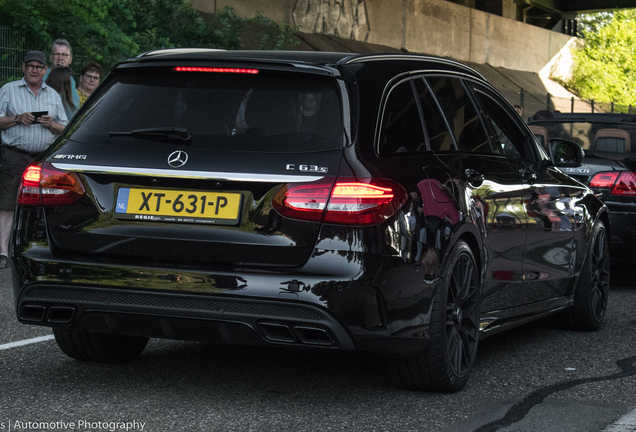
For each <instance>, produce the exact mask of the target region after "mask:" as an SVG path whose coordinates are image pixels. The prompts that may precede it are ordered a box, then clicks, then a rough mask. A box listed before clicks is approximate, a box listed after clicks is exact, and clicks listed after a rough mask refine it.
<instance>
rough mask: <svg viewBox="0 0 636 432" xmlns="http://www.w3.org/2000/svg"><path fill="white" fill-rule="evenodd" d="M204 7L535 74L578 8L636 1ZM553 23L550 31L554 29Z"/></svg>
mask: <svg viewBox="0 0 636 432" xmlns="http://www.w3.org/2000/svg"><path fill="white" fill-rule="evenodd" d="M193 6H194V7H195V8H196V9H198V10H200V11H202V12H207V13H214V12H216V11H217V10H219V9H221V8H223V7H225V6H230V7H232V8H233V9H234V12H235V13H236V14H237V15H238V16H253V15H255V14H257V13H260V14H261V15H263V16H266V17H268V18H270V19H272V20H274V21H276V22H278V23H280V24H287V25H290V26H299V27H300V31H301V32H303V33H310V34H325V35H334V36H338V37H341V38H344V39H352V40H356V41H361V42H368V43H372V44H378V45H385V46H389V47H393V48H397V49H404V50H407V51H411V52H420V53H429V54H435V55H441V56H444V57H451V58H454V59H456V60H460V61H466V62H472V63H480V64H489V65H491V66H495V67H505V68H507V69H514V70H521V71H530V72H536V73H540V72H541V70H542V69H544V68H545V66H546V65H547V64H549V63H550V61H551V60H553V59H554V58H555V57H556V56H557V55H558V54H559V53H560V52H561V50H562V49H563V48H564V47H565V46H566V45H567V44H568V43H571V39H572V36H575V32H576V16H577V14H579V13H582V12H589V11H598V10H612V9H615V8H629V7H636V0H576V1H573V0H267V1H263V0H194V1H193ZM555 30H556V31H555Z"/></svg>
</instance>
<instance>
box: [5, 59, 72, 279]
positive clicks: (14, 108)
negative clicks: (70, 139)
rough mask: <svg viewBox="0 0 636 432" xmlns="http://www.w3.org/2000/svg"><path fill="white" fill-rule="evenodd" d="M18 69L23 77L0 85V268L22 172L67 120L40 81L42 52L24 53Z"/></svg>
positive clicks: (54, 95)
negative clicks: (20, 69)
mask: <svg viewBox="0 0 636 432" xmlns="http://www.w3.org/2000/svg"><path fill="white" fill-rule="evenodd" d="M22 71H23V72H24V78H22V79H21V80H19V81H13V82H10V83H7V84H5V85H4V86H2V88H0V138H2V145H1V146H0V151H1V152H2V158H1V159H2V165H0V269H3V268H6V267H8V265H9V237H10V235H11V228H12V224H13V213H14V211H15V206H16V197H17V193H18V187H19V185H20V180H21V179H22V173H23V172H24V170H25V169H26V168H27V167H28V166H29V164H30V163H31V162H32V161H33V159H35V157H36V156H37V155H38V154H40V153H41V152H42V151H44V150H46V149H47V148H48V147H49V146H50V145H51V144H52V143H53V141H54V140H55V138H56V137H57V136H58V135H60V134H61V133H62V131H63V130H64V128H65V127H66V124H67V123H68V119H67V118H66V113H65V112H64V106H63V105H62V99H61V98H60V95H59V94H58V93H57V92H56V91H55V90H54V89H53V88H51V87H49V86H47V85H46V84H45V83H44V75H45V74H46V71H47V66H46V56H45V55H44V53H43V52H41V51H29V52H27V53H26V55H25V57H24V62H23V63H22Z"/></svg>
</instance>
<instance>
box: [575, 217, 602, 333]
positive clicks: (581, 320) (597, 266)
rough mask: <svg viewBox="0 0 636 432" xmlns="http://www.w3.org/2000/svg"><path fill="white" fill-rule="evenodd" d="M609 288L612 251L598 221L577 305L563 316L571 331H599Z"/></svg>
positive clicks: (583, 269)
mask: <svg viewBox="0 0 636 432" xmlns="http://www.w3.org/2000/svg"><path fill="white" fill-rule="evenodd" d="M609 287H610V251H609V240H608V237H607V230H606V229H605V225H604V224H603V223H602V222H601V221H598V222H596V224H595V225H594V229H593V231H592V241H591V242H590V249H589V251H588V254H587V257H586V259H585V262H584V263H583V267H582V269H581V276H580V277H579V282H578V284H577V287H576V292H575V294H574V306H573V307H572V308H571V309H570V310H568V311H567V312H566V314H565V316H564V318H565V324H566V327H568V328H573V329H576V330H586V331H591V330H597V329H599V328H600V327H601V325H602V323H603V319H604V318H605V312H606V311H607V302H608V297H609Z"/></svg>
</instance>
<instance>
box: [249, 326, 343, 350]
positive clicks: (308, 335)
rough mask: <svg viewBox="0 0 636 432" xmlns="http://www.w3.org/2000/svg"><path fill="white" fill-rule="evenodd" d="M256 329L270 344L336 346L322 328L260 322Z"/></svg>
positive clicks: (333, 340)
mask: <svg viewBox="0 0 636 432" xmlns="http://www.w3.org/2000/svg"><path fill="white" fill-rule="evenodd" d="M258 327H259V329H260V331H261V334H262V335H263V337H264V338H265V339H266V340H268V341H270V342H275V343H286V344H298V345H313V346H324V347H329V346H335V345H336V341H335V339H334V338H333V337H332V336H331V335H330V334H329V332H328V331H327V330H326V329H324V328H322V327H317V326H308V325H304V324H303V325H300V324H282V323H272V322H260V323H258Z"/></svg>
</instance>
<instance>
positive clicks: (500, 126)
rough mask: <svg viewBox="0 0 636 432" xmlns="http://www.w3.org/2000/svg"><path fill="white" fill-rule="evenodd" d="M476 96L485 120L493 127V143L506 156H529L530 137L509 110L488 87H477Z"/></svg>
mask: <svg viewBox="0 0 636 432" xmlns="http://www.w3.org/2000/svg"><path fill="white" fill-rule="evenodd" d="M475 96H476V97H477V100H478V101H479V104H480V105H481V107H482V110H483V111H484V120H485V121H486V123H487V124H488V125H489V126H490V127H492V136H491V139H492V141H493V145H494V146H495V147H496V148H497V149H499V152H503V153H504V154H505V155H506V156H513V157H515V156H516V157H525V158H528V157H529V154H528V150H527V141H528V137H527V136H526V134H525V133H524V132H523V131H522V130H521V128H520V127H519V126H518V125H517V124H516V122H515V121H514V119H513V117H512V116H511V115H510V114H509V112H508V111H507V110H506V109H505V108H504V107H503V106H502V104H501V103H500V102H498V101H497V100H496V99H495V96H494V95H492V94H491V93H490V92H489V91H488V90H486V89H480V88H478V87H475Z"/></svg>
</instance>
